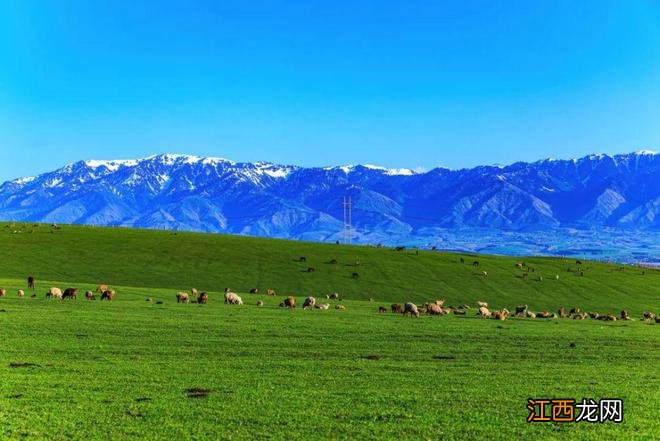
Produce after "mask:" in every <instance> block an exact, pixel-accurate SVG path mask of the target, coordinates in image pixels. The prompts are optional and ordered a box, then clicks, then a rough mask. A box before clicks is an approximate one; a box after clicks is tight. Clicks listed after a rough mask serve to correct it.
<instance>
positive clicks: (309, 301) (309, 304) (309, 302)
mask: <svg viewBox="0 0 660 441" xmlns="http://www.w3.org/2000/svg"><path fill="white" fill-rule="evenodd" d="M314 305H316V299H315V298H314V297H305V300H304V301H303V309H308V308H313V307H314Z"/></svg>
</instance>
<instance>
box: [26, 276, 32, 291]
mask: <svg viewBox="0 0 660 441" xmlns="http://www.w3.org/2000/svg"><path fill="white" fill-rule="evenodd" d="M27 285H28V289H31V290H32V291H34V277H33V276H28V278H27Z"/></svg>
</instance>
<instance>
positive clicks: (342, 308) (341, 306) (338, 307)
mask: <svg viewBox="0 0 660 441" xmlns="http://www.w3.org/2000/svg"><path fill="white" fill-rule="evenodd" d="M335 309H338V310H339V311H343V310H344V309H346V307H345V306H344V305H335Z"/></svg>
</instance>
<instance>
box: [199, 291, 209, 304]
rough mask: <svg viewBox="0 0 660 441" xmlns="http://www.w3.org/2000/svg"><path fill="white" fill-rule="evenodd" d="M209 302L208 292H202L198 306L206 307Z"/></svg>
mask: <svg viewBox="0 0 660 441" xmlns="http://www.w3.org/2000/svg"><path fill="white" fill-rule="evenodd" d="M208 301H209V294H208V293H207V292H206V291H202V293H201V294H200V295H199V297H197V304H199V305H206V302H208Z"/></svg>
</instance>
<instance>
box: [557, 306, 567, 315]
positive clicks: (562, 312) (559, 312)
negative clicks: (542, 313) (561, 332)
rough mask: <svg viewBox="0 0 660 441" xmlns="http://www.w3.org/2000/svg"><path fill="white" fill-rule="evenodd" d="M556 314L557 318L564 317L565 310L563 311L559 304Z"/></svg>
mask: <svg viewBox="0 0 660 441" xmlns="http://www.w3.org/2000/svg"><path fill="white" fill-rule="evenodd" d="M557 314H559V318H564V317H566V312H565V311H564V307H563V306H561V307H560V308H559V310H558V311H557Z"/></svg>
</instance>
